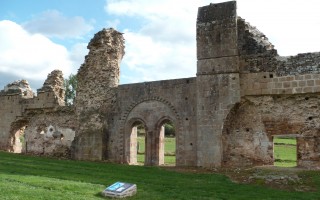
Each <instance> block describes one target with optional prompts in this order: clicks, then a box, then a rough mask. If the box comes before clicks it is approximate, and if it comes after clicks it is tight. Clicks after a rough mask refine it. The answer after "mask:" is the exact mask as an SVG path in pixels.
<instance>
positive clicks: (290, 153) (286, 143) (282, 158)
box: [273, 138, 297, 167]
mask: <svg viewBox="0 0 320 200" xmlns="http://www.w3.org/2000/svg"><path fill="white" fill-rule="evenodd" d="M273 148H274V149H273V151H274V160H275V161H274V165H275V166H278V167H295V166H297V140H296V139H295V138H274V147H273Z"/></svg>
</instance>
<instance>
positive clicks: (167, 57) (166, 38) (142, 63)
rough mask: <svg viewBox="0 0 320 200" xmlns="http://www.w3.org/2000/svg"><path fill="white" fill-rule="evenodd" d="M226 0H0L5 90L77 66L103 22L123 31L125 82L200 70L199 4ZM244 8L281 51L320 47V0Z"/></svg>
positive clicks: (249, 1)
mask: <svg viewBox="0 0 320 200" xmlns="http://www.w3.org/2000/svg"><path fill="white" fill-rule="evenodd" d="M217 2H222V1H221V0H211V1H209V0H161V1H159V0H94V1H92V0H28V1H25V0H0V90H1V89H3V87H4V86H5V85H6V84H7V83H10V82H13V81H14V80H18V79H27V80H28V81H29V83H30V84H31V87H32V88H33V89H37V88H40V87H41V85H42V84H43V82H44V80H45V78H46V76H47V74H48V73H50V72H51V71H52V70H54V69H61V70H62V71H63V73H64V75H65V76H66V77H67V76H68V75H69V74H70V73H73V74H75V73H76V72H77V69H78V68H79V66H80V65H81V63H83V60H84V56H85V55H86V54H87V52H88V51H87V49H86V46H87V43H88V42H89V41H90V39H91V38H92V37H93V35H94V33H96V32H98V31H100V30H101V29H102V28H108V27H113V28H116V29H117V30H119V31H120V32H123V33H124V37H125V39H126V49H125V51H126V54H125V56H124V59H123V61H122V63H121V80H120V82H121V84H124V83H134V82H143V81H152V80H161V79H172V78H183V77H192V76H195V73H196V42H195V23H196V16H197V8H198V7H199V6H204V5H207V4H209V3H217ZM237 2H238V15H239V16H241V17H242V18H245V19H246V21H248V22H250V23H251V24H252V25H254V26H256V27H257V28H258V29H259V30H260V31H262V32H263V33H264V34H266V36H267V37H268V38H269V40H270V41H271V42H272V43H273V44H274V45H275V47H276V48H277V49H278V52H279V54H280V55H283V56H287V55H295V54H297V53H303V52H315V51H320V39H319V35H320V12H319V10H320V1H319V0H304V1H301V0H238V1H237Z"/></svg>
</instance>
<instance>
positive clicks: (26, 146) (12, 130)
mask: <svg viewBox="0 0 320 200" xmlns="http://www.w3.org/2000/svg"><path fill="white" fill-rule="evenodd" d="M0 102H1V107H0V115H1V116H3V117H2V118H1V120H0V130H1V135H0V136H1V138H0V149H1V150H6V151H9V152H14V153H27V154H36V155H46V156H58V157H67V158H70V147H71V142H72V140H73V138H74V132H75V131H74V128H75V127H74V123H75V122H74V119H73V115H74V111H73V109H72V108H65V107H62V106H64V89H63V76H62V72H61V71H58V70H55V71H53V72H52V73H50V74H49V75H48V78H47V80H46V81H45V83H44V85H43V87H42V88H40V89H38V95H37V96H35V95H34V93H33V91H32V90H31V88H30V86H29V84H28V82H27V81H25V80H22V81H16V82H14V83H12V84H8V85H7V86H6V87H5V89H4V90H3V91H1V92H0ZM50 130H52V131H50ZM58 133H60V135H59V136H58ZM67 149H68V150H67Z"/></svg>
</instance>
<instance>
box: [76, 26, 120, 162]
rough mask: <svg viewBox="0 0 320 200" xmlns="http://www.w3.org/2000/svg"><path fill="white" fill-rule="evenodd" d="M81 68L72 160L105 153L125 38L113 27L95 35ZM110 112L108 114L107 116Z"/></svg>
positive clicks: (78, 76) (89, 157)
mask: <svg viewBox="0 0 320 200" xmlns="http://www.w3.org/2000/svg"><path fill="white" fill-rule="evenodd" d="M88 49H89V54H88V55H87V56H86V57H85V61H84V63H83V64H82V66H81V67H80V69H79V71H78V74H77V79H78V88H77V96H76V101H75V107H76V116H77V121H78V123H79V124H78V126H77V130H76V137H75V140H74V143H73V156H74V158H75V159H84V160H101V159H103V155H107V153H106V150H107V138H108V136H107V133H108V120H109V119H108V117H109V115H110V116H111V115H112V113H113V106H114V104H115V102H116V91H115V88H116V87H117V86H118V84H119V76H120V66H119V65H120V61H121V59H122V57H123V55H124V38H123V35H122V33H120V32H118V31H116V30H114V29H103V30H102V31H100V32H98V33H96V34H95V36H94V37H93V39H91V41H90V43H89V45H88ZM108 114H109V115H108Z"/></svg>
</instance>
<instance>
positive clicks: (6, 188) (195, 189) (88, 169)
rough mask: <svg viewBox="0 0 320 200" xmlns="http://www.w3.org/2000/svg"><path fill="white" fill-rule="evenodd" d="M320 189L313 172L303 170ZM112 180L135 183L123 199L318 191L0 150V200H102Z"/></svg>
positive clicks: (288, 195)
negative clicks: (32, 155)
mask: <svg viewBox="0 0 320 200" xmlns="http://www.w3.org/2000/svg"><path fill="white" fill-rule="evenodd" d="M308 173H310V174H309V175H308V176H309V177H310V179H311V180H312V181H313V182H314V184H316V186H317V188H320V175H319V172H316V171H314V172H312V171H311V172H308ZM116 181H122V182H128V183H135V184H137V188H138V192H137V194H136V195H135V196H134V197H132V198H129V199H144V200H145V199H152V200H157V199H166V200H171V199H175V200H179V199H186V200H187V199H188V200H189V199H197V200H198V199H308V200H310V199H319V197H320V192H319V191H317V192H308V193H307V192H293V191H290V192H289V191H281V190H277V189H271V188H266V187H263V186H257V185H245V184H237V183H233V182H231V181H230V180H229V179H228V178H227V177H226V176H224V175H220V174H213V173H188V172H176V171H171V170H170V171H169V170H167V169H164V168H159V167H144V166H128V165H118V164H110V163H102V162H84V161H72V160H56V159H48V158H40V157H31V156H24V155H18V154H9V153H5V152H0V194H1V196H0V199H2V200H12V199H17V200H20V199H21V200H34V199H64V200H65V199H68V200H73V199H77V200H79V199H80V200H81V199H83V200H84V199H85V200H90V199H104V198H102V197H101V196H100V192H101V191H102V190H103V189H104V188H106V187H107V186H109V185H111V184H112V183H114V182H116Z"/></svg>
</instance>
